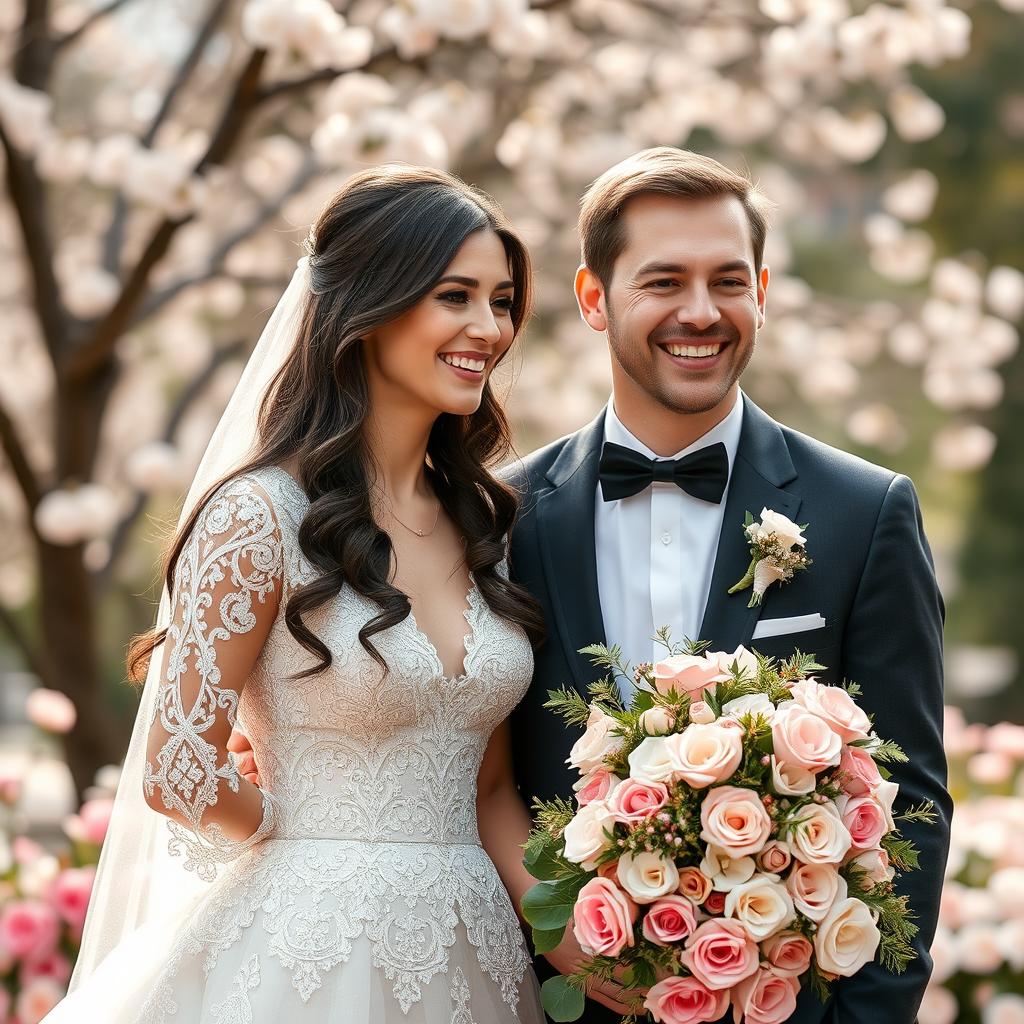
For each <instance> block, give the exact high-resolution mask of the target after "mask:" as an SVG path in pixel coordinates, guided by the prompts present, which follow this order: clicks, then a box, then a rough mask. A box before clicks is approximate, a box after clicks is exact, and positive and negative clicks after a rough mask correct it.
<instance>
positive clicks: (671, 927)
mask: <svg viewBox="0 0 1024 1024" xmlns="http://www.w3.org/2000/svg"><path fill="white" fill-rule="evenodd" d="M696 927H697V916H696V914H695V912H694V905H693V903H691V902H690V901H689V900H688V899H687V898H686V897H685V896H676V895H669V896H662V897H661V899H659V900H655V901H654V902H653V903H652V904H651V905H650V908H649V909H648V911H647V916H646V917H645V918H644V921H643V934H644V938H645V939H647V940H648V941H649V942H653V943H654V944H655V945H657V946H667V945H669V944H670V943H672V942H682V941H683V939H685V938H686V937H687V936H688V935H690V934H691V933H692V932H693V930H694V929H695V928H696Z"/></svg>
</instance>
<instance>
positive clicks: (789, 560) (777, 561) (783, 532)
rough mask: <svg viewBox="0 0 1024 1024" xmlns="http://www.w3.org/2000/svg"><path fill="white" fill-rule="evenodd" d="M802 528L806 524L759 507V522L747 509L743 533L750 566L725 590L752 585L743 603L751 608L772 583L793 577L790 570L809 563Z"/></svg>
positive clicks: (783, 581) (782, 581)
mask: <svg viewBox="0 0 1024 1024" xmlns="http://www.w3.org/2000/svg"><path fill="white" fill-rule="evenodd" d="M806 529H807V524H806V523H804V525H803V526H797V525H796V523H794V522H793V520H792V519H787V518H786V517H785V516H784V515H780V514H779V513H778V512H773V511H772V510H771V509H770V508H763V509H761V521H760V522H758V521H757V520H756V519H754V517H753V516H752V515H751V514H750V513H749V512H748V513H747V515H746V520H745V521H744V524H743V533H744V535H745V536H746V538H747V540H748V541H749V542H750V567H749V568H748V569H747V572H746V575H745V576H744V577H743V579H741V580H740V581H739V583H736V584H735V585H734V586H731V587H730V588H729V593H730V594H735V593H736V592H737V591H738V590H746V589H747V587H753V588H754V590H753V593H752V594H751V595H750V603H749V604H748V605H747V607H748V608H753V607H754V605H755V604H760V603H761V599H762V598H763V597H764V592H765V591H766V590H767V589H768V588H769V587H770V586H771V585H772V584H773V583H776V582H778V583H785V582H786V581H787V580H791V579H792V578H793V574H794V573H796V572H798V571H799V570H801V569H806V568H807V567H808V566H809V565H810V564H811V559H809V558H808V557H807V554H806V552H805V551H804V545H805V544H806V543H807V539H806V538H805V537H804V530H806Z"/></svg>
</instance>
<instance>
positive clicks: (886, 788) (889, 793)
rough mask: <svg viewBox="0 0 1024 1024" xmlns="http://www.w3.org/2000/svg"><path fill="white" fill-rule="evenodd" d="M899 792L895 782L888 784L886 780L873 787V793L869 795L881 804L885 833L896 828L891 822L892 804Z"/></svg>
mask: <svg viewBox="0 0 1024 1024" xmlns="http://www.w3.org/2000/svg"><path fill="white" fill-rule="evenodd" d="M899 791H900V787H899V785H898V784H897V783H895V782H890V781H889V780H888V779H882V781H881V782H879V783H877V784H876V786H875V791H874V793H872V794H871V795H872V796H873V797H874V798H875V799H876V800H877V801H878V802H879V804H881V806H882V810H883V811H884V812H885V825H886V831H887V832H891V831H892V830H893V829H894V828H895V827H896V822H895V821H893V817H892V802H893V800H895V799H896V794H897V793H898V792H899Z"/></svg>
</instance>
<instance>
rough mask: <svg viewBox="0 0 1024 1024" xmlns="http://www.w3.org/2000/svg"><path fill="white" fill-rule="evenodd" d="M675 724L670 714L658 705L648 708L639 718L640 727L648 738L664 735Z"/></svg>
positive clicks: (666, 709)
mask: <svg viewBox="0 0 1024 1024" xmlns="http://www.w3.org/2000/svg"><path fill="white" fill-rule="evenodd" d="M675 724H676V720H675V718H674V717H673V715H672V712H671V711H669V709H668V708H665V707H661V706H660V705H658V706H657V707H653V708H648V709H647V710H646V711H645V712H644V713H643V714H642V715H641V716H640V727H641V728H642V729H643V731H644V732H645V733H647V735H648V736H664V735H665V733H667V732H670V731H671V729H672V726H674V725H675Z"/></svg>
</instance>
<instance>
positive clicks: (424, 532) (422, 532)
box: [388, 498, 441, 537]
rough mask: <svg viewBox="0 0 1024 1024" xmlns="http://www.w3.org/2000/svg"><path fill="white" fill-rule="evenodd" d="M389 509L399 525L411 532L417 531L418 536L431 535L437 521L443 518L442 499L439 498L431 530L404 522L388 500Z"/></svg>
mask: <svg viewBox="0 0 1024 1024" xmlns="http://www.w3.org/2000/svg"><path fill="white" fill-rule="evenodd" d="M388 511H389V512H390V513H391V518H392V519H394V521H395V522H396V523H398V525H399V526H404V527H405V528H406V529H407V530H408V531H409V532H410V533H415V534H416V536H417V537H429V536H430V535H431V534H432V533H433V532H434V531H435V530H436V529H437V522H438V520H439V519H440V518H441V499H440V498H438V499H437V510H436V511H435V512H434V525H433V526H431V527H430V529H429V530H417V529H416V527H414V526H410V525H409V524H408V523H404V522H402V520H401V519H399V518H398V516H397V515H396V514H395V510H394V509H393V508H392V507H391V503H390V502H388Z"/></svg>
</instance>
